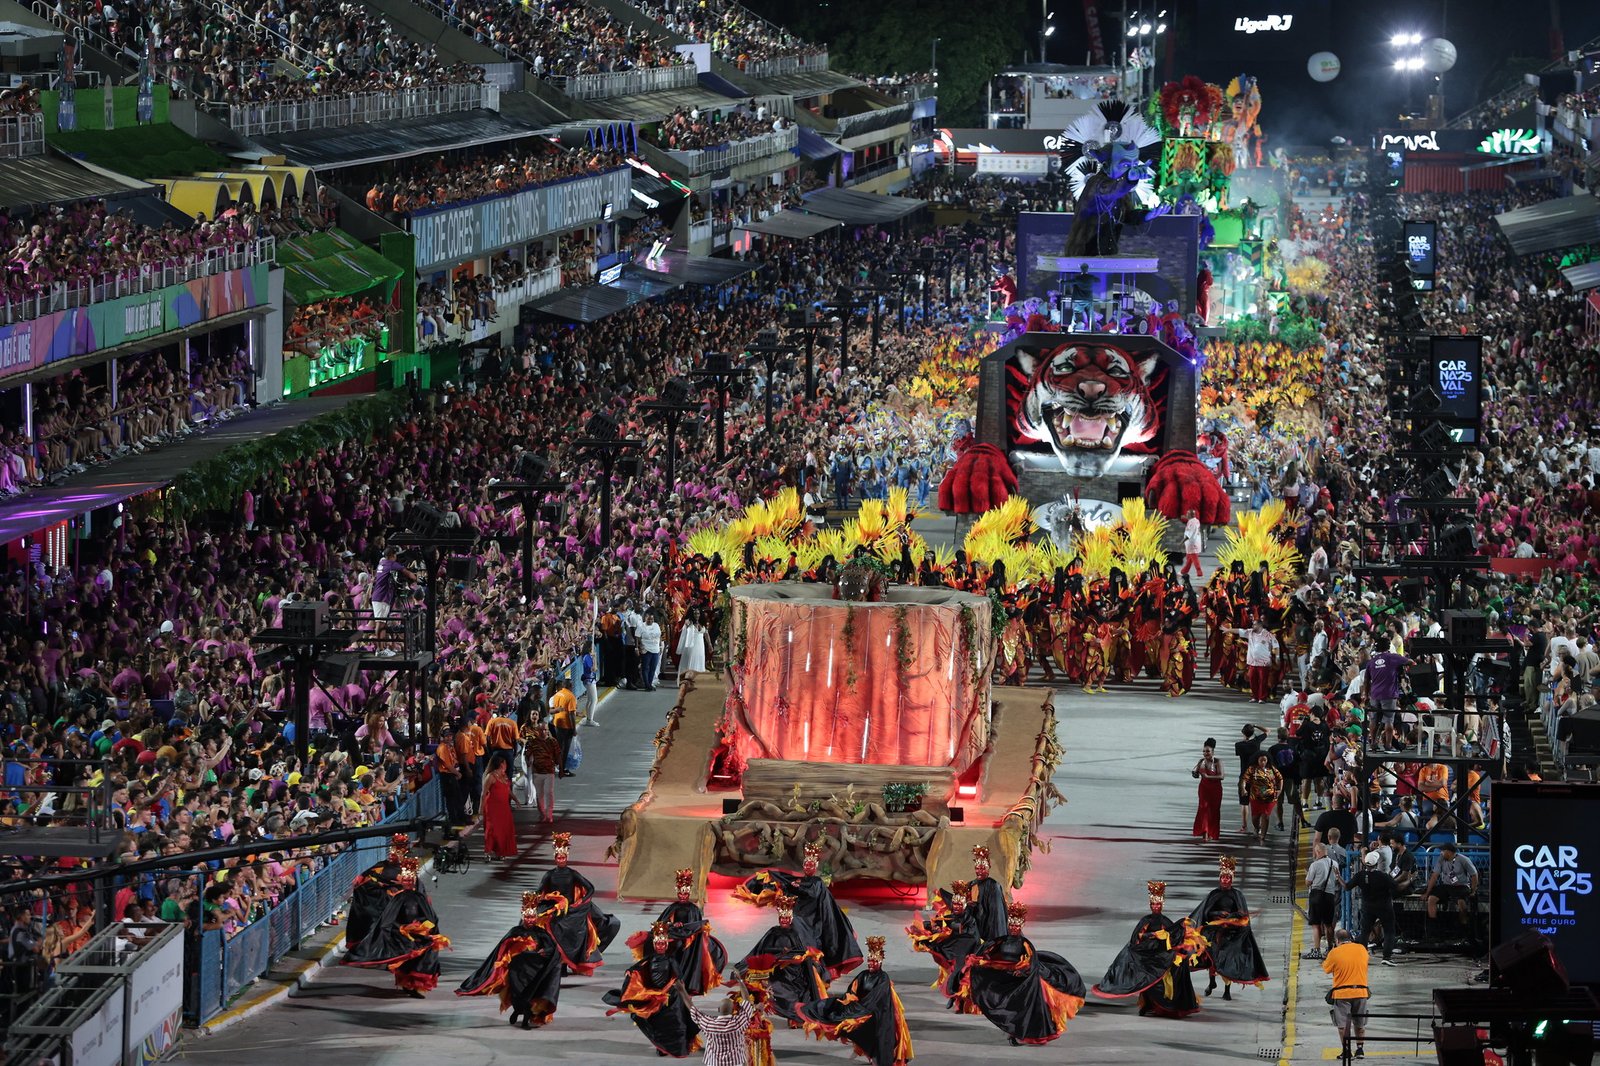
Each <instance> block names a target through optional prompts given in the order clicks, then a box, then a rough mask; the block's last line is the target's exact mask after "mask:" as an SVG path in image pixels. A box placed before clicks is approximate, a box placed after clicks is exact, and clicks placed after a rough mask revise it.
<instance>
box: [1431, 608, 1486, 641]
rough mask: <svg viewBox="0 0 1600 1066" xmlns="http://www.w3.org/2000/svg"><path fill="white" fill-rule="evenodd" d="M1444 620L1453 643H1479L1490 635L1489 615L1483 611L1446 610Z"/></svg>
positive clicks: (1449, 638) (1446, 634) (1445, 632)
mask: <svg viewBox="0 0 1600 1066" xmlns="http://www.w3.org/2000/svg"><path fill="white" fill-rule="evenodd" d="M1442 621H1443V622H1444V635H1445V637H1446V638H1447V639H1448V640H1449V641H1450V643H1452V644H1477V643H1479V642H1481V641H1484V640H1487V639H1488V637H1489V616H1488V615H1486V614H1484V613H1483V612H1482V611H1445V612H1444V617H1443V619H1442Z"/></svg>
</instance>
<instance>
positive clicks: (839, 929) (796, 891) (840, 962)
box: [733, 841, 861, 980]
mask: <svg viewBox="0 0 1600 1066" xmlns="http://www.w3.org/2000/svg"><path fill="white" fill-rule="evenodd" d="M821 863H822V845H821V844H819V843H816V842H815V841H813V842H812V843H810V844H807V845H806V848H805V858H804V861H803V864H802V866H801V876H799V877H796V876H795V875H794V874H792V873H790V872H788V871H787V870H763V871H761V872H760V873H758V874H756V875H755V876H754V877H752V878H750V879H749V880H747V881H745V883H744V884H742V885H740V886H739V887H738V888H736V889H734V890H733V895H734V898H735V899H739V900H743V901H744V902H745V903H753V904H755V905H756V906H758V907H770V906H772V904H773V902H774V901H775V900H776V899H777V897H778V896H779V894H780V893H781V894H783V895H788V896H793V897H794V898H795V910H794V917H795V925H796V927H798V928H799V930H800V932H801V933H802V934H803V935H805V936H808V937H810V938H812V940H811V942H812V943H813V944H815V945H816V947H817V948H819V949H820V950H821V951H822V961H823V965H824V966H825V967H826V969H827V972H828V978H829V979H830V980H832V979H833V978H835V977H838V976H840V975H841V974H847V973H849V972H850V971H851V970H853V969H855V968H856V967H857V966H859V965H861V944H860V943H859V942H858V941H857V940H856V931H855V928H854V927H853V926H851V924H850V919H849V918H847V917H845V913H844V911H843V910H842V909H841V908H840V906H839V904H838V902H837V901H836V900H835V899H834V898H833V893H832V892H830V891H829V890H828V883H827V882H826V881H824V880H823V879H822V878H821V877H819V876H818V875H817V868H818V867H819V866H820V865H821Z"/></svg>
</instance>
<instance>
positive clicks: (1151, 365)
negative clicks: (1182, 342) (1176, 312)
mask: <svg viewBox="0 0 1600 1066" xmlns="http://www.w3.org/2000/svg"><path fill="white" fill-rule="evenodd" d="M1155 364H1156V359H1155V357H1153V356H1152V357H1151V358H1149V359H1146V360H1144V361H1142V362H1141V361H1139V360H1136V359H1135V358H1134V357H1133V356H1132V355H1130V354H1129V353H1128V352H1126V351H1124V350H1122V349H1121V348H1116V347H1113V346H1111V345H1109V344H1088V343H1085V344H1078V343H1069V344H1064V345H1062V346H1061V347H1059V348H1055V349H1053V350H1050V351H1046V352H1042V353H1041V354H1040V355H1039V356H1038V358H1037V359H1036V360H1034V361H1033V366H1032V367H1031V368H1029V367H1028V366H1026V364H1024V366H1022V367H1021V368H1020V369H1021V370H1022V372H1023V373H1025V374H1026V375H1027V377H1026V382H1025V384H1024V389H1025V391H1024V392H1023V395H1022V396H1021V397H1020V398H1019V399H1020V402H1018V403H1017V404H1016V405H1015V407H1014V409H1015V410H1016V412H1017V414H1016V431H1017V436H1018V437H1019V438H1020V439H1022V440H1024V441H1033V442H1037V443H1041V444H1044V443H1047V444H1049V445H1050V449H1051V450H1052V451H1053V452H1055V454H1056V458H1058V459H1060V460H1061V465H1062V467H1063V468H1065V469H1066V470H1068V471H1069V472H1074V473H1076V472H1081V471H1080V469H1079V468H1081V467H1083V466H1084V465H1085V464H1084V462H1083V460H1084V459H1090V457H1089V456H1085V455H1084V453H1085V452H1091V453H1101V454H1098V455H1095V456H1093V457H1092V459H1091V462H1092V465H1094V466H1097V467H1100V468H1102V469H1103V468H1104V466H1105V465H1106V464H1107V463H1109V462H1110V461H1111V460H1112V459H1115V458H1116V457H1117V456H1118V455H1120V454H1121V453H1122V450H1123V449H1124V448H1126V447H1127V446H1128V445H1130V444H1144V443H1147V442H1148V441H1150V440H1152V439H1154V437H1155V435H1156V431H1157V428H1158V427H1157V425H1156V416H1155V411H1154V409H1153V404H1152V402H1151V398H1150V387H1149V383H1150V375H1151V373H1152V372H1153V371H1154V370H1155ZM1019 384H1021V383H1020V382H1019Z"/></svg>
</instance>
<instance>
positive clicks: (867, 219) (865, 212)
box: [805, 189, 924, 226]
mask: <svg viewBox="0 0 1600 1066" xmlns="http://www.w3.org/2000/svg"><path fill="white" fill-rule="evenodd" d="M923 203H924V201H922V200H913V199H911V198H910V197H907V196H885V195H883V194H882V193H876V192H859V191H857V190H855V189H815V190H813V191H811V192H808V193H806V205H805V209H806V210H807V211H809V212H811V213H812V214H813V215H822V216H824V217H826V218H835V219H838V220H839V221H840V222H843V223H844V224H845V225H847V226H870V225H876V224H879V223H883V222H898V221H899V220H900V219H902V218H905V217H906V216H907V215H909V214H911V213H913V212H915V211H916V210H917V209H918V208H920V207H922V206H923Z"/></svg>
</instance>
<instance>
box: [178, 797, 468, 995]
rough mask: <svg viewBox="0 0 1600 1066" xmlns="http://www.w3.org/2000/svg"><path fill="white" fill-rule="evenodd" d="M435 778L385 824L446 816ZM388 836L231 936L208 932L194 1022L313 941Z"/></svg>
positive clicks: (341, 859)
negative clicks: (304, 942) (294, 951)
mask: <svg viewBox="0 0 1600 1066" xmlns="http://www.w3.org/2000/svg"><path fill="white" fill-rule="evenodd" d="M443 811H444V801H443V799H442V796H441V793H440V791H439V781H438V779H437V778H435V779H433V780H431V781H429V782H428V783H427V784H426V785H423V786H422V788H420V789H419V790H417V791H416V792H414V793H413V794H411V795H410V796H408V797H407V798H406V801H405V802H404V803H402V804H401V805H400V807H399V808H398V809H397V810H396V811H395V812H394V813H393V814H391V815H389V817H387V818H385V819H384V821H385V822H400V821H412V820H414V819H419V818H433V817H436V816H438V815H439V814H441V813H443ZM388 847H389V842H388V838H387V837H385V836H372V837H367V838H366V839H364V840H360V841H357V842H355V843H353V844H351V845H350V846H349V847H347V848H345V849H344V850H343V851H341V852H340V853H339V854H337V855H335V856H333V858H331V859H329V860H328V861H327V862H326V863H324V864H323V865H322V867H321V868H319V869H318V870H317V871H316V872H315V873H313V874H311V875H309V876H307V877H305V878H304V879H303V880H301V881H300V883H299V884H298V885H297V886H296V887H295V890H294V891H293V892H291V893H290V894H289V895H288V896H286V897H285V898H284V899H283V900H282V901H280V902H279V904H278V905H277V906H276V907H274V908H272V910H271V911H269V912H267V913H266V914H265V915H263V916H262V917H260V918H258V919H256V920H255V921H254V922H251V923H250V924H249V925H248V926H246V927H245V928H243V929H241V930H239V932H237V933H235V934H234V935H233V936H231V937H228V938H226V939H224V937H223V934H222V930H220V929H211V930H207V931H205V932H204V933H202V934H201V936H200V944H199V950H198V952H196V953H195V954H194V955H193V956H192V958H193V960H194V965H195V967H196V970H195V972H194V973H193V974H191V975H190V986H191V988H192V989H193V990H194V992H193V996H192V998H191V1003H192V1004H193V1006H192V1008H191V1011H190V1020H191V1021H192V1022H193V1023H194V1024H204V1023H205V1022H207V1021H209V1020H210V1019H212V1018H214V1017H216V1015H217V1014H219V1013H221V1011H222V1010H223V1009H224V1008H225V1007H227V1005H228V1004H229V1003H230V1002H232V1001H233V999H234V998H235V997H236V996H238V995H239V993H241V992H243V991H244V990H245V989H246V988H248V987H249V986H250V985H251V984H252V983H254V982H255V981H256V980H257V979H258V978H259V977H261V975H262V974H264V973H266V972H267V971H268V970H269V969H271V967H272V965H273V964H274V963H276V962H277V961H278V960H279V959H281V958H283V957H284V956H285V955H287V954H288V953H289V952H291V951H293V950H295V949H296V948H298V947H299V946H300V944H301V943H302V942H303V941H304V940H306V939H307V938H308V937H310V936H311V934H313V933H314V932H316V930H317V929H318V928H320V927H321V925H322V924H323V923H324V922H326V921H327V920H328V919H329V918H331V917H333V915H334V913H335V912H336V911H338V910H339V909H340V908H341V907H343V906H344V905H345V902H346V901H347V900H348V899H349V898H350V890H351V888H352V886H353V885H354V884H355V879H356V878H357V877H358V876H360V875H361V872H362V871H364V870H366V869H367V868H368V867H370V866H372V865H373V864H374V863H376V862H378V861H380V860H381V859H382V858H383V856H384V854H385V853H386V852H387V851H388Z"/></svg>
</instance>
